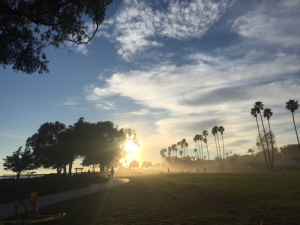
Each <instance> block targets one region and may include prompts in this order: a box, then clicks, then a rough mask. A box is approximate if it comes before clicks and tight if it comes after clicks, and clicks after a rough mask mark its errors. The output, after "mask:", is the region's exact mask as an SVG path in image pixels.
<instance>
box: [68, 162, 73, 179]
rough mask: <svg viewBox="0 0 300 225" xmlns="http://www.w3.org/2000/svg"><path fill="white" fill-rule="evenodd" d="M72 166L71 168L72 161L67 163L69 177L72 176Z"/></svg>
mask: <svg viewBox="0 0 300 225" xmlns="http://www.w3.org/2000/svg"><path fill="white" fill-rule="evenodd" d="M72 166H73V160H72V161H70V162H69V174H68V175H69V176H71V175H72Z"/></svg>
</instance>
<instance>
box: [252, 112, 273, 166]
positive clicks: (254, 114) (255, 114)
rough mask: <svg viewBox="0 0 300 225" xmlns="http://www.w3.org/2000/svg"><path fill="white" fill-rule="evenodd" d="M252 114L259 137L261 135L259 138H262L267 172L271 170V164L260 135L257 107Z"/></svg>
mask: <svg viewBox="0 0 300 225" xmlns="http://www.w3.org/2000/svg"><path fill="white" fill-rule="evenodd" d="M250 113H251V115H252V116H254V117H255V119H256V124H257V131H258V135H259V138H260V143H261V144H262V149H263V152H264V156H265V160H266V167H267V170H269V168H270V167H269V163H268V159H267V155H266V151H265V148H264V145H263V141H262V138H261V135H260V131H259V125H258V120H257V114H258V110H257V108H256V107H254V108H252V109H251V112H250Z"/></svg>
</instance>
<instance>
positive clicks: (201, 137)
mask: <svg viewBox="0 0 300 225" xmlns="http://www.w3.org/2000/svg"><path fill="white" fill-rule="evenodd" d="M198 135H199V134H198ZM198 140H199V141H201V158H202V160H203V148H202V140H203V136H202V135H201V134H200V135H199V137H198Z"/></svg>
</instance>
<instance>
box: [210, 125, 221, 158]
mask: <svg viewBox="0 0 300 225" xmlns="http://www.w3.org/2000/svg"><path fill="white" fill-rule="evenodd" d="M217 132H218V126H214V127H213V128H212V129H211V133H212V134H213V135H214V137H215V144H216V150H217V159H218V161H219V163H220V157H219V150H218V145H217V139H216V133H217ZM221 159H222V158H221Z"/></svg>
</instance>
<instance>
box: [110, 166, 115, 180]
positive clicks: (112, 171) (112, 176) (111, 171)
mask: <svg viewBox="0 0 300 225" xmlns="http://www.w3.org/2000/svg"><path fill="white" fill-rule="evenodd" d="M114 173H115V170H114V167H113V166H112V167H111V170H110V176H111V178H114Z"/></svg>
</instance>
